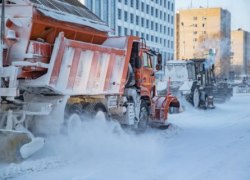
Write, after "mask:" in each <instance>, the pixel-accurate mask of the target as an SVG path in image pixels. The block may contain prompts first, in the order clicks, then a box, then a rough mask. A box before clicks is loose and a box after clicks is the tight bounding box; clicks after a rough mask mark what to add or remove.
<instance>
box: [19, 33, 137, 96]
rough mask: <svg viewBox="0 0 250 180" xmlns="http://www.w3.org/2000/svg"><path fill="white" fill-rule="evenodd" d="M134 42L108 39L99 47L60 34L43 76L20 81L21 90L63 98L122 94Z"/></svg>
mask: <svg viewBox="0 0 250 180" xmlns="http://www.w3.org/2000/svg"><path fill="white" fill-rule="evenodd" d="M133 40H134V38H133V37H132V36H130V37H119V38H118V37H111V38H109V39H107V40H106V41H105V42H104V43H103V45H96V44H91V43H85V42H80V41H74V40H70V39H67V38H65V37H64V35H63V33H60V35H59V37H58V38H57V39H56V42H55V44H54V48H53V52H52V56H51V59H50V62H49V64H46V66H47V69H48V70H47V73H46V74H45V75H43V76H41V77H39V78H37V79H34V80H23V81H21V86H22V87H23V88H36V90H37V91H39V89H40V90H43V91H44V90H45V91H46V89H47V90H50V91H51V92H55V93H57V94H63V95H105V94H121V93H123V90H124V87H125V82H126V77H127V70H128V63H129V59H130V52H131V48H132V42H133Z"/></svg>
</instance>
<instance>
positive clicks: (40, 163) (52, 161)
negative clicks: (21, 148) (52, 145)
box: [0, 157, 67, 179]
mask: <svg viewBox="0 0 250 180" xmlns="http://www.w3.org/2000/svg"><path fill="white" fill-rule="evenodd" d="M66 165H67V162H66V161H62V160H61V159H60V158H56V157H48V158H44V159H41V160H29V161H24V162H22V163H20V164H14V163H12V164H10V165H8V166H7V167H2V168H1V169H0V179H9V178H14V177H16V176H18V175H24V174H29V173H32V172H41V171H44V170H46V169H54V168H58V167H62V166H66Z"/></svg>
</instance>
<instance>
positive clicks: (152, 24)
mask: <svg viewBox="0 0 250 180" xmlns="http://www.w3.org/2000/svg"><path fill="white" fill-rule="evenodd" d="M151 30H154V22H153V21H151Z"/></svg>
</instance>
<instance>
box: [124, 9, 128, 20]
mask: <svg viewBox="0 0 250 180" xmlns="http://www.w3.org/2000/svg"><path fill="white" fill-rule="evenodd" d="M124 21H126V22H127V21H128V12H127V11H124Z"/></svg>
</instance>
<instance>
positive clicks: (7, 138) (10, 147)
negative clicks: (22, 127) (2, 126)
mask: <svg viewBox="0 0 250 180" xmlns="http://www.w3.org/2000/svg"><path fill="white" fill-rule="evenodd" d="M31 140H32V139H31V138H30V136H29V134H28V133H25V132H21V131H8V130H0V161H2V162H20V161H21V160H22V159H23V157H22V155H21V153H20V148H21V147H22V146H23V145H24V144H27V143H29V142H31Z"/></svg>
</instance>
